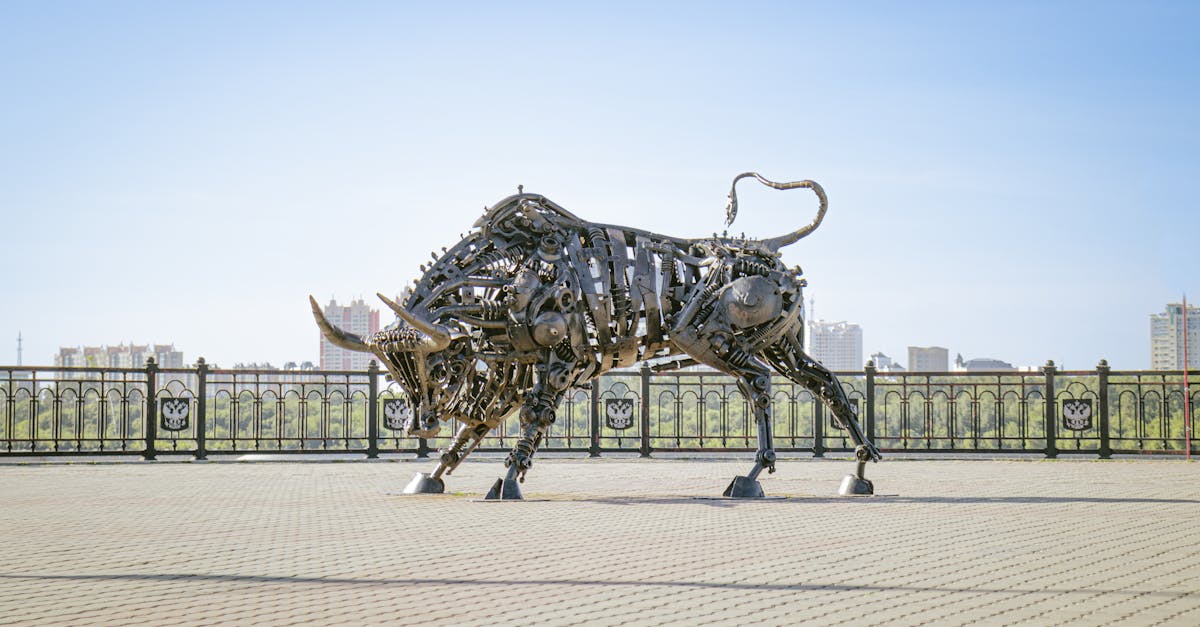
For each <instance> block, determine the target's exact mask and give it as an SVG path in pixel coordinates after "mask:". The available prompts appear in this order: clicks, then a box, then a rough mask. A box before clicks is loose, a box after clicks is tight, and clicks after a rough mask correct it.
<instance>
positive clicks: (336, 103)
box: [0, 2, 1200, 369]
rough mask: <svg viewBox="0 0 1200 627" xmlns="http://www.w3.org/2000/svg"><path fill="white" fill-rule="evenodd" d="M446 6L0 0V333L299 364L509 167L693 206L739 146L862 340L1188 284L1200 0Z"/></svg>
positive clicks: (1068, 319)
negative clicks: (311, 305)
mask: <svg viewBox="0 0 1200 627" xmlns="http://www.w3.org/2000/svg"><path fill="white" fill-rule="evenodd" d="M434 4H435V3H398V2H383V3H357V2H350V3H311V4H310V3H295V2H289V3H263V2H251V3H245V2H238V3H220V2H205V3H155V2H146V3H124V2H73V3H55V2H31V3H20V2H6V3H3V4H0V75H2V76H3V77H4V80H3V85H4V87H3V88H2V89H3V92H2V93H3V99H2V100H0V112H2V113H3V115H0V137H2V138H3V141H0V215H2V217H3V220H2V222H0V267H2V268H3V269H4V270H5V281H4V288H3V289H4V292H3V293H4V295H5V297H4V299H3V300H4V305H5V306H3V307H0V337H2V338H3V340H2V341H0V363H14V362H15V361H16V346H15V344H16V342H15V339H16V336H17V333H18V332H20V333H22V334H23V335H24V337H25V353H24V361H25V363H26V364H44V363H51V362H52V359H53V355H54V354H55V352H56V350H57V347H59V346H72V345H81V344H89V345H90V344H116V343H119V342H128V341H135V342H139V343H141V342H174V343H175V344H176V346H177V347H178V348H180V349H181V350H183V351H184V352H185V356H186V358H187V359H188V360H189V361H190V360H192V359H194V358H195V357H196V356H199V355H203V356H204V357H206V358H207V359H208V360H209V361H210V362H216V363H218V364H220V365H232V364H233V363H235V362H245V361H260V362H261V361H267V360H269V361H271V362H274V363H277V364H278V363H280V362H283V361H287V360H304V359H312V360H315V359H316V357H317V352H318V347H317V331H316V328H315V326H314V325H313V323H312V319H311V316H310V314H309V312H308V307H307V302H306V297H307V294H309V293H310V292H311V293H313V294H315V295H316V296H317V297H318V299H320V300H327V299H328V298H329V297H331V296H335V297H337V298H338V299H339V301H344V300H348V299H349V298H351V297H357V296H370V295H373V294H374V293H375V292H376V291H383V292H385V293H389V292H390V293H395V292H398V291H399V290H400V289H401V288H402V287H403V286H404V285H405V284H407V283H408V282H410V281H411V280H412V279H413V278H414V277H415V276H416V275H417V274H418V271H417V266H418V265H419V264H420V263H422V262H423V261H424V260H426V259H428V256H429V252H430V251H431V250H433V249H435V248H440V247H441V246H444V245H449V244H451V243H452V242H454V241H456V239H457V237H458V234H460V233H462V232H464V231H466V229H467V228H468V227H469V225H470V224H471V223H472V222H473V221H474V220H475V219H476V218H477V217H478V215H479V213H480V212H481V211H482V209H483V207H484V205H487V204H491V203H493V202H495V201H497V200H499V199H500V198H502V197H504V196H506V195H508V194H510V193H512V192H514V191H515V189H516V186H517V185H518V184H523V185H525V188H526V190H528V191H533V192H537V193H542V194H545V195H546V196H548V197H550V198H551V199H553V200H555V201H556V202H558V203H559V204H562V205H563V206H565V207H567V208H568V209H570V210H571V211H573V212H575V213H576V214H578V215H580V216H582V217H585V218H588V219H593V220H596V221H602V222H610V223H620V224H629V225H634V226H640V227H642V228H647V229H651V230H655V231H659V232H666V233H671V234H676V235H681V236H701V235H707V234H711V233H712V232H714V231H718V230H720V229H721V228H722V218H723V208H724V201H725V197H724V196H725V193H726V192H727V190H728V185H729V181H730V180H731V179H732V177H733V176H734V175H736V174H737V173H739V172H743V171H746V170H757V171H759V172H762V173H763V174H764V175H766V176H768V177H770V178H774V179H776V180H794V179H802V178H810V179H814V180H817V181H819V182H820V183H822V185H824V186H825V188H826V190H827V191H828V193H829V197H830V209H829V215H828V217H827V219H826V221H825V223H824V224H823V225H822V227H821V228H820V229H819V230H818V231H817V232H816V233H814V234H813V235H812V236H810V237H809V238H807V239H805V240H803V241H802V242H800V243H798V244H796V245H793V246H792V247H790V248H788V249H786V251H785V260H786V261H788V262H789V263H791V264H799V265H801V266H802V267H803V268H804V269H805V272H806V276H807V277H808V280H809V286H810V290H809V293H810V295H812V296H814V297H815V299H816V315H817V316H818V317H820V318H824V319H831V320H849V321H853V322H857V323H859V324H861V325H862V326H863V329H864V348H865V352H867V353H871V352H874V351H883V352H885V353H888V354H890V355H892V356H893V357H898V358H899V359H900V361H902V362H903V361H906V358H905V347H906V346H908V345H940V346H946V347H948V348H949V349H950V351H951V355H953V354H954V353H962V354H963V355H964V357H966V358H971V357H982V356H988V357H996V358H1000V359H1004V360H1006V361H1010V362H1013V363H1016V364H1019V365H1037V364H1041V363H1043V362H1044V361H1045V360H1046V359H1054V360H1055V361H1056V362H1058V363H1060V364H1062V365H1065V366H1066V367H1068V368H1073V369H1086V368H1091V367H1093V366H1094V365H1095V364H1096V362H1097V361H1098V360H1099V359H1100V358H1107V359H1108V360H1109V361H1110V363H1112V365H1113V367H1115V368H1144V367H1147V366H1148V364H1149V347H1148V338H1149V322H1148V315H1149V314H1151V313H1154V312H1158V311H1161V310H1162V307H1163V305H1164V304H1165V303H1166V302H1168V301H1177V300H1178V299H1179V297H1180V295H1181V294H1182V293H1184V292H1185V291H1186V292H1187V293H1188V294H1190V295H1191V296H1192V299H1194V300H1196V301H1200V278H1198V277H1197V272H1196V270H1197V267H1198V265H1200V264H1197V252H1196V248H1195V243H1196V241H1197V236H1198V235H1200V217H1198V216H1197V205H1196V201H1195V200H1194V198H1195V196H1194V194H1193V184H1191V183H1188V181H1196V180H1198V179H1200V157H1198V155H1197V146H1198V145H1200V141H1198V140H1200V124H1198V123H1197V117H1196V111H1200V97H1198V96H1200V38H1198V37H1196V33H1197V32H1200V5H1196V4H1194V3H1186V2H1178V3H1154V2H1149V3H1136V4H1134V3H1095V2H1089V3H1083V2H1078V3H1076V2H1061V3H1060V2H1028V3H1021V2H1006V3H991V4H988V3H871V2H867V3H838V4H835V5H832V6H830V5H826V4H815V3H814V4H808V3H737V4H733V3H728V4H726V3H705V2H700V3H695V2H689V3H654V4H652V5H651V6H643V5H642V4H641V3H613V2H605V3H596V4H569V3H561V4H552V3H546V4H538V3H456V4H453V5H450V4H445V5H438V6H436V7H435V6H433V5H434ZM740 190H741V194H740V195H741V211H740V215H739V217H738V221H737V223H735V225H734V226H733V228H732V230H734V231H737V232H743V231H744V232H745V233H746V234H747V235H753V236H761V237H768V236H774V235H778V234H780V233H783V232H786V231H790V230H792V229H794V228H796V226H797V225H799V224H802V223H807V222H808V221H809V220H810V219H811V215H812V213H811V212H812V210H813V202H812V197H811V196H809V195H805V194H806V193H805V192H792V193H780V192H771V191H770V190H765V189H763V190H759V189H753V188H752V187H750V186H749V185H744V187H742V188H740Z"/></svg>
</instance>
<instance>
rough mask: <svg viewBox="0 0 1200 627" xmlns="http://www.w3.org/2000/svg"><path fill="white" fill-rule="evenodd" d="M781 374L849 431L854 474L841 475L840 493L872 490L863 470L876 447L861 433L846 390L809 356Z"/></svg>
mask: <svg viewBox="0 0 1200 627" xmlns="http://www.w3.org/2000/svg"><path fill="white" fill-rule="evenodd" d="M785 375H787V376H788V377H789V378H791V379H793V380H797V381H799V382H800V383H802V384H803V385H804V386H805V387H807V388H808V389H809V390H810V391H812V392H813V393H814V394H815V395H816V396H817V397H818V398H820V399H821V400H822V401H824V402H825V404H826V405H827V406H829V409H830V411H832V412H833V416H834V418H835V419H836V420H837V424H838V426H839V427H841V428H842V429H845V430H847V431H849V432H850V439H851V440H853V441H854V459H855V462H856V466H855V471H854V474H852V475H846V477H845V478H844V479H842V485H841V487H840V488H839V489H838V493H839V494H841V495H842V496H855V495H866V494H874V493H875V485H874V484H873V483H871V480H870V479H867V478H866V475H865V472H866V467H867V462H869V461H879V459H880V454H879V449H877V448H875V445H874V444H872V443H871V441H870V440H868V439H867V436H866V434H865V433H863V430H862V426H861V425H859V423H858V418H857V415H856V414H857V412H856V411H855V410H854V406H853V405H851V404H850V399H848V398H846V393H845V391H843V390H842V385H841V384H840V383H838V380H837V377H835V376H834V375H833V373H832V372H830V371H829V370H828V369H827V368H825V367H824V366H822V365H821V364H819V363H816V362H815V361H812V360H811V359H805V360H804V363H803V364H802V366H801V367H800V369H799V370H798V371H797V372H787V373H785Z"/></svg>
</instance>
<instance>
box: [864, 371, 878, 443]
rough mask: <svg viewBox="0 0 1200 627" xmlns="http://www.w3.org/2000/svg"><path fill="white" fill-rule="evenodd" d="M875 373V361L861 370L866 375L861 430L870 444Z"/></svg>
mask: <svg viewBox="0 0 1200 627" xmlns="http://www.w3.org/2000/svg"><path fill="white" fill-rule="evenodd" d="M875 372H876V370H875V361H874V360H868V361H867V365H866V367H865V368H863V373H864V374H865V375H866V383H865V384H864V387H865V388H866V396H867V416H866V418H865V421H866V424H865V425H863V428H864V429H866V430H867V439H868V440H870V441H871V443H872V444H874V443H875Z"/></svg>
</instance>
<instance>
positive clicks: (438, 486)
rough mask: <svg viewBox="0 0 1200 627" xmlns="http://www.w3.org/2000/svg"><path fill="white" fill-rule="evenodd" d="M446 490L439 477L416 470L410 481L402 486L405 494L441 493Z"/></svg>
mask: <svg viewBox="0 0 1200 627" xmlns="http://www.w3.org/2000/svg"><path fill="white" fill-rule="evenodd" d="M445 491H446V484H445V483H443V482H442V480H441V479H438V478H436V477H431V476H429V475H427V474H425V473H423V472H418V473H417V475H416V476H415V477H413V478H412V481H409V482H408V485H407V486H404V493H405V494H442V493H443V492H445Z"/></svg>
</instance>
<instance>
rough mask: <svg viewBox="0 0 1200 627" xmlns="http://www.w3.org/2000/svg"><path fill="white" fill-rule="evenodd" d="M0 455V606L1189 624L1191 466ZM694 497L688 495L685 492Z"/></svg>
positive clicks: (162, 616)
mask: <svg viewBox="0 0 1200 627" xmlns="http://www.w3.org/2000/svg"><path fill="white" fill-rule="evenodd" d="M431 465H432V464H431V463H430V462H428V461H423V462H412V461H380V462H361V463H340V464H331V463H278V462H269V463H268V462H264V463H254V464H247V463H212V462H210V463H124V464H28V465H25V464H2V465H0V504H2V507H0V529H3V530H4V537H5V540H6V542H5V544H4V545H3V547H4V548H3V553H0V622H3V623H6V624H29V625H46V624H70V625H83V624H114V623H119V624H139V623H141V624H154V625H165V624H190V625H197V624H217V625H223V624H243V623H244V624H256V625H265V624H297V623H313V624H355V625H361V624H398V623H400V624H435V625H440V624H454V625H498V624H513V625H529V624H548V625H566V624H579V623H594V624H606V625H607V624H639V625H643V624H686V625H693V624H768V625H771V624H790V623H797V622H805V623H810V624H818V625H820V624H839V625H842V624H863V625H866V624H871V625H878V624H895V625H911V624H962V623H967V622H984V623H997V624H1022V623H1024V624H1035V625H1040V624H1058V623H1071V624H1085V625H1086V624H1107V623H1111V622H1115V621H1123V622H1127V623H1132V624H1154V623H1161V624H1197V621H1198V619H1200V594H1198V593H1197V592H1196V591H1197V590H1198V589H1200V559H1198V558H1200V543H1197V542H1196V541H1195V540H1196V531H1195V530H1196V528H1197V527H1196V523H1195V514H1194V512H1196V511H1198V509H1197V505H1200V481H1197V479H1198V478H1200V476H1198V475H1200V464H1189V463H1184V462H1182V461H1181V460H1166V461H1163V460H1137V461H1108V462H1097V461H1085V460H1060V461H1024V460H1020V461H988V460H970V461H944V460H943V461H911V460H904V461H890V462H885V463H883V464H879V465H875V466H872V468H871V469H870V472H871V476H872V478H873V479H875V481H876V483H877V486H878V488H879V491H880V492H881V494H887V495H893V496H879V497H874V498H866V499H841V498H837V497H835V496H832V495H833V494H834V493H835V491H836V489H837V484H838V482H839V481H840V478H841V475H843V474H845V473H846V472H847V471H848V470H849V469H850V467H851V464H850V463H849V462H847V461H845V460H841V461H830V460H784V461H783V462H781V463H780V472H779V473H777V474H775V475H772V476H770V477H768V478H765V479H764V481H763V485H764V488H765V489H766V490H767V492H768V494H770V495H776V496H787V497H788V498H778V499H767V500H763V501H731V500H726V499H719V498H711V497H712V496H714V495H716V494H719V492H720V491H721V490H722V489H723V488H724V486H725V485H726V484H727V483H728V481H729V479H730V478H731V477H732V476H733V475H735V474H740V473H742V472H745V470H746V469H747V467H748V465H749V464H748V463H746V462H744V461H741V462H734V461H729V460H636V459H608V458H603V459H599V460H579V459H548V460H544V461H540V462H539V464H538V466H537V467H535V469H534V470H532V471H531V472H530V475H529V481H528V482H527V483H526V484H525V486H524V487H523V489H524V491H525V494H526V496H527V498H528V500H527V501H525V502H520V503H494V502H490V503H489V502H483V501H481V500H479V498H480V496H481V494H482V492H483V491H485V490H486V489H487V487H488V486H489V485H490V483H491V481H492V480H493V479H494V478H495V477H496V476H498V475H499V474H500V473H501V471H502V467H501V465H500V464H499V463H498V462H496V461H494V460H490V461H488V460H485V461H481V462H476V461H473V460H471V461H468V462H467V463H464V464H463V465H462V467H460V468H459V470H458V471H457V472H456V474H455V476H453V477H451V478H450V479H449V481H448V487H449V489H450V490H451V491H452V494H448V495H427V496H416V497H413V496H401V495H397V494H396V493H397V492H399V490H400V489H401V488H402V487H403V485H404V484H405V483H406V482H407V480H408V478H409V477H411V475H412V473H414V472H416V471H418V470H428V469H429V467H430V466H431ZM698 497H699V498H698Z"/></svg>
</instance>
